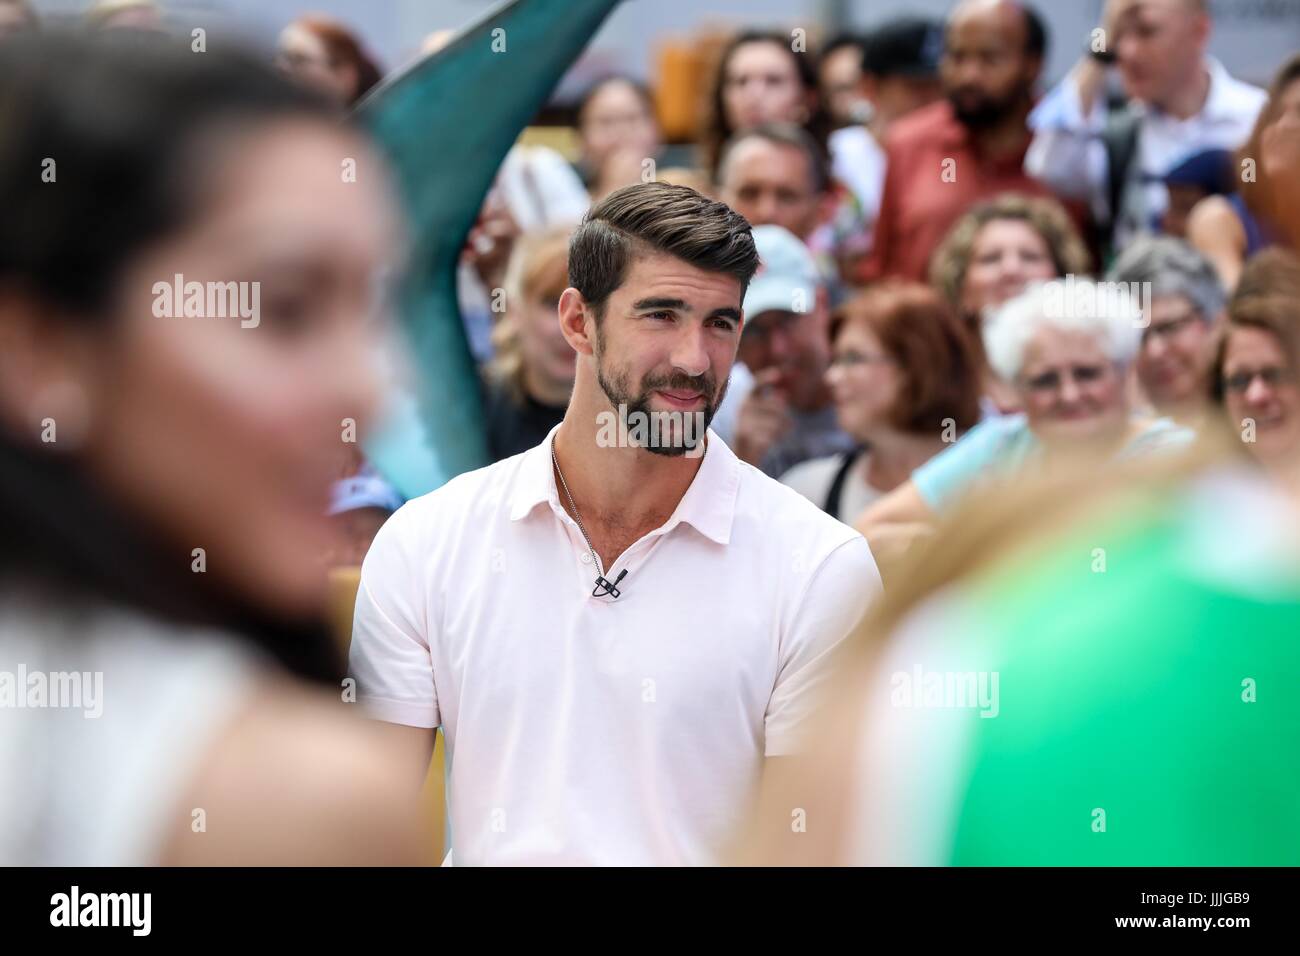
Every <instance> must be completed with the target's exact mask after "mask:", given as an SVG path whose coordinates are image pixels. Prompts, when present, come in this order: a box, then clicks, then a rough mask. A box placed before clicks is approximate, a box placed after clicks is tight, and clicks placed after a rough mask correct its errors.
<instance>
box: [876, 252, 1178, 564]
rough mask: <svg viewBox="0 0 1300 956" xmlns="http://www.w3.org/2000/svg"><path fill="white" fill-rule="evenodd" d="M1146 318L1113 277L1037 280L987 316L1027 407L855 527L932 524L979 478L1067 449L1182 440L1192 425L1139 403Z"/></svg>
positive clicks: (1084, 452)
mask: <svg viewBox="0 0 1300 956" xmlns="http://www.w3.org/2000/svg"><path fill="white" fill-rule="evenodd" d="M1144 321H1145V320H1144V318H1143V315H1142V312H1141V310H1140V309H1139V308H1138V305H1137V303H1136V302H1135V301H1134V299H1133V297H1131V296H1129V295H1127V294H1125V293H1124V291H1123V290H1122V289H1120V288H1117V287H1115V286H1114V285H1107V284H1098V283H1096V282H1093V281H1092V280H1090V279H1079V278H1075V277H1073V276H1071V277H1069V278H1067V279H1057V280H1053V281H1050V282H1042V283H1037V284H1035V285H1032V286H1030V287H1029V288H1027V289H1026V290H1025V291H1024V292H1022V293H1021V294H1020V295H1019V296H1017V297H1016V298H1014V299H1012V300H1010V301H1009V302H1007V303H1006V304H1005V305H1003V306H1002V307H1001V308H1000V309H999V310H998V311H996V312H995V313H993V315H992V316H991V317H990V318H989V319H988V320H987V321H986V322H985V325H984V328H983V338H984V349H985V352H986V353H987V356H988V361H989V365H990V366H991V367H992V368H993V370H994V372H995V373H996V374H997V375H998V377H999V378H1000V379H1001V380H1002V381H1004V382H1005V383H1007V384H1008V385H1009V386H1010V387H1011V388H1012V390H1013V391H1014V392H1015V393H1016V396H1017V397H1018V398H1019V400H1020V403H1021V407H1022V408H1023V409H1024V411H1023V412H1020V413H1017V414H1014V415H1001V416H996V417H991V418H987V419H985V420H984V421H982V422H981V423H980V424H978V425H976V426H975V427H974V428H972V429H971V430H970V431H969V432H968V433H967V434H966V435H965V436H964V437H963V438H962V439H961V440H960V441H958V442H957V443H956V444H955V445H953V446H952V447H951V448H949V449H947V450H946V451H944V452H941V453H940V454H938V455H936V456H935V457H934V458H931V459H930V460H929V461H928V462H926V463H925V464H924V465H922V466H921V467H920V468H918V469H917V470H916V471H914V472H912V477H911V478H910V479H909V480H908V481H906V482H904V483H903V484H902V485H901V486H900V487H899V488H897V489H896V490H895V491H893V492H891V493H890V494H889V495H886V496H885V497H884V498H881V499H880V500H878V501H877V502H876V503H875V504H873V505H872V506H871V507H869V508H868V509H867V510H866V511H865V512H864V513H863V515H862V517H861V518H859V520H858V522H857V527H858V529H859V530H861V531H862V533H863V534H865V535H866V536H867V538H868V540H871V541H872V543H873V544H875V543H876V540H875V539H876V536H877V535H878V534H879V533H880V532H881V529H882V528H884V527H885V526H894V525H907V526H909V527H913V526H915V525H922V526H928V525H929V524H931V523H933V521H934V520H935V519H936V518H937V517H938V515H940V514H941V513H943V512H944V511H945V510H947V509H948V508H949V507H950V506H951V505H952V504H953V503H954V502H956V501H957V500H958V499H959V498H961V497H962V496H963V494H965V493H966V492H967V491H969V490H970V488H971V487H973V486H974V485H976V484H977V483H979V482H980V481H982V480H987V479H1007V478H1009V477H1011V476H1013V475H1014V474H1015V473H1017V472H1019V471H1022V470H1023V469H1026V468H1030V467H1040V466H1041V465H1042V464H1043V463H1044V462H1045V461H1048V460H1054V459H1061V458H1065V457H1069V456H1087V458H1088V459H1090V460H1097V459H1099V458H1107V457H1111V458H1123V457H1128V456H1131V455H1138V454H1144V453H1146V452H1149V451H1153V450H1158V449H1167V448H1172V447H1181V446H1184V445H1186V444H1188V443H1189V442H1190V441H1191V439H1192V432H1191V431H1190V430H1188V429H1186V428H1182V427H1180V426H1178V425H1175V424H1174V423H1173V422H1171V421H1170V420H1169V419H1165V418H1147V417H1142V416H1140V415H1137V414H1135V413H1134V411H1133V409H1132V408H1131V407H1130V403H1129V389H1128V388H1127V380H1128V374H1127V373H1128V370H1129V367H1130V365H1131V364H1132V362H1133V360H1134V359H1135V357H1136V356H1137V354H1138V348H1139V345H1140V343H1141V337H1142V330H1143V325H1144Z"/></svg>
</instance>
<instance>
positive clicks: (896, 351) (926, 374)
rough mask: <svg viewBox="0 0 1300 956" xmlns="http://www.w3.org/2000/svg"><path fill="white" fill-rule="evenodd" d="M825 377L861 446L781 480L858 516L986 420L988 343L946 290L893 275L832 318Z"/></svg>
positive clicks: (848, 518) (832, 509)
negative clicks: (963, 319)
mask: <svg viewBox="0 0 1300 956" xmlns="http://www.w3.org/2000/svg"><path fill="white" fill-rule="evenodd" d="M832 323H833V324H832V332H831V335H832V340H833V354H832V358H831V366H830V369H829V371H827V373H826V381H827V382H828V383H829V385H830V387H831V393H832V395H833V396H834V400H835V407H836V413H837V418H838V419H839V425H840V427H841V428H843V429H844V430H845V431H846V432H848V433H849V434H850V435H852V436H853V438H854V439H856V440H857V441H858V443H859V445H858V447H857V448H856V449H855V450H854V451H852V452H849V453H848V454H845V455H834V456H831V457H829V458H817V459H814V460H812V461H807V462H804V463H803V464H801V465H796V466H795V467H794V468H792V469H790V471H788V472H786V473H785V475H784V476H782V478H781V481H782V482H783V483H784V484H787V485H789V486H790V487H792V488H794V489H795V490H796V491H798V492H799V493H801V494H802V495H803V496H804V497H806V498H808V499H810V500H812V501H813V502H815V503H816V504H819V505H821V506H822V507H823V508H824V509H825V510H826V511H827V512H828V513H829V514H832V515H834V516H835V517H837V518H839V519H840V520H841V521H843V522H846V523H851V522H852V521H853V520H854V519H855V518H857V517H858V516H859V515H860V514H862V512H863V510H864V509H865V508H866V507H867V506H868V505H870V504H871V503H872V502H873V501H875V500H876V499H877V498H879V497H880V496H882V495H884V494H887V493H888V492H890V491H893V490H894V489H895V488H897V487H898V486H899V485H901V484H902V483H903V482H905V481H907V479H908V478H909V477H911V474H912V472H913V471H915V470H916V469H917V468H919V467H920V466H921V465H923V464H924V463H925V462H927V461H929V460H930V459H931V458H933V457H934V456H935V455H937V454H938V453H939V452H941V451H943V449H945V448H946V447H948V445H949V444H950V443H952V442H955V441H956V440H957V439H958V438H959V437H960V436H961V435H962V434H964V433H965V432H966V430H967V429H969V428H971V427H972V426H974V425H975V423H976V422H977V421H978V420H979V394H980V371H981V362H980V353H979V350H978V348H977V347H976V345H975V343H974V341H973V338H972V336H971V335H970V334H969V333H968V332H967V331H966V330H965V329H963V328H962V327H961V324H960V322H959V321H958V320H957V317H956V316H955V315H954V314H953V312H952V310H951V309H950V308H949V307H948V304H947V303H946V302H944V301H943V299H941V298H940V297H939V296H938V294H937V293H935V292H934V291H933V290H931V289H929V288H928V287H926V286H923V285H919V284H916V283H903V282H900V283H892V282H886V283H882V284H880V285H877V286H874V287H872V288H871V289H870V290H869V291H867V292H865V293H863V294H862V295H860V296H858V297H857V298H856V299H853V300H851V301H849V302H848V303H846V304H845V305H844V306H842V307H841V308H840V309H839V311H838V312H837V313H836V314H835V316H834V317H833V319H832Z"/></svg>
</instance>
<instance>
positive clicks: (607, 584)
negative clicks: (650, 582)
mask: <svg viewBox="0 0 1300 956" xmlns="http://www.w3.org/2000/svg"><path fill="white" fill-rule="evenodd" d="M551 464H553V465H555V473H556V474H557V475H559V476H560V487H561V488H563V489H564V496H565V497H566V498H568V499H569V508H570V509H572V511H573V518H574V520H575V521H577V522H578V530H579V531H581V532H582V540H583V541H585V542H586V543H587V550H588V551H590V552H591V560H592V561H594V562H596V586H595V587H593V588H592V589H591V596H592V597H604V596H605V595H606V594H608V595H611V596H612V597H613V598H614V599H615V600H617V599H618V597H619V595H620V594H622V593H623V592H621V591H620V590H619V589H618V587H617V585H618V582H619V581H622V580H623V579H624V578H625V577H627V568H624V569H623V570H622V571H620V572H619V575H618V577H617V578H615V579H614V580H613V581H612V582H611V581H607V580H605V569H604V568H603V567H602V566H601V563H600V555H598V554H597V553H596V549H595V548H593V547H592V546H591V536H590V535H588V534H587V527H586V525H584V524H583V523H582V515H581V514H580V513H579V512H578V503H577V502H576V501H574V500H573V492H571V491H570V490H569V483H568V482H567V481H565V480H564V472H563V471H561V470H560V459H558V458H556V457H555V439H554V438H552V439H551Z"/></svg>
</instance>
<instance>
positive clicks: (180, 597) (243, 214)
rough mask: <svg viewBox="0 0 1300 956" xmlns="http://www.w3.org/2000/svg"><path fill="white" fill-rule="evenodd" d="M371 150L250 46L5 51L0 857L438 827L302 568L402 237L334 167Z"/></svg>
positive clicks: (387, 856) (382, 856)
mask: <svg viewBox="0 0 1300 956" xmlns="http://www.w3.org/2000/svg"><path fill="white" fill-rule="evenodd" d="M369 151H370V147H369V145H368V144H367V143H366V141H365V140H364V139H362V137H361V136H360V134H358V133H356V132H353V131H351V130H348V129H345V128H343V127H341V126H340V125H339V124H338V122H337V118H336V115H335V112H334V110H333V109H331V108H330V107H329V106H328V105H326V104H324V103H323V102H321V101H319V100H318V99H316V98H315V97H314V96H310V95H309V94H307V93H306V92H303V91H301V90H298V89H296V88H294V87H292V86H291V85H290V84H288V83H286V82H284V80H282V79H281V78H279V77H277V76H276V75H275V74H274V73H273V72H271V71H270V70H268V69H266V68H265V67H264V66H262V65H260V64H259V63H258V62H256V61H255V60H254V59H252V58H249V57H244V56H239V55H234V54H228V53H211V52H210V53H207V54H205V55H203V56H193V55H191V54H190V53H189V51H188V47H184V46H183V47H179V48H172V45H171V44H168V43H166V41H154V42H150V43H141V42H140V40H139V39H138V38H137V39H134V40H132V41H131V42H129V43H127V44H122V43H118V42H114V41H111V40H110V39H107V38H105V39H100V40H94V41H92V40H86V39H74V38H69V37H59V36H47V37H44V38H33V39H31V40H30V41H29V42H24V43H22V44H7V45H5V47H4V48H2V49H0V203H2V204H3V207H4V209H5V210H6V214H5V216H4V217H3V219H0V527H2V528H3V529H4V530H3V533H0V661H4V662H5V663H6V665H7V666H6V668H5V670H6V671H8V669H9V666H14V665H16V666H17V667H18V668H19V673H25V674H26V675H28V682H27V686H23V685H22V684H21V683H20V684H15V683H14V682H12V681H6V678H9V677H12V675H11V674H8V673H0V696H3V692H4V689H5V688H6V687H7V688H8V691H7V692H8V693H10V694H12V693H14V691H15V687H16V688H17V693H19V694H25V695H26V702H25V705H24V706H22V707H12V706H0V777H3V779H4V780H5V781H6V785H5V787H6V798H7V799H6V800H5V801H4V804H3V807H0V862H3V863H6V864H39V865H149V864H224V863H242V864H270V863H279V864H284V863H296V864H303V863H363V862H367V863H383V862H407V861H411V862H414V861H417V860H419V859H421V858H422V854H421V852H420V851H421V849H422V848H423V847H428V846H429V843H428V841H427V840H422V838H421V836H420V833H419V829H418V826H417V817H416V811H417V800H418V787H417V786H416V784H415V783H413V782H412V781H410V780H409V775H408V774H404V773H403V772H401V771H400V770H399V771H398V772H396V773H394V772H393V768H394V764H393V763H391V762H390V752H389V750H388V747H389V744H388V742H387V739H386V738H385V737H384V736H383V735H382V734H380V733H379V731H377V730H375V729H373V728H372V727H371V725H369V724H368V723H366V722H365V721H362V720H361V719H359V715H354V714H352V713H350V712H347V710H346V709H345V708H344V707H343V706H342V704H341V703H340V701H339V697H338V694H339V687H340V684H339V680H340V678H341V677H342V671H343V662H342V660H341V655H340V654H339V653H338V651H339V648H338V647H337V646H336V644H335V641H334V640H333V639H332V638H331V637H330V635H329V632H328V630H327V628H326V625H325V623H324V621H325V613H326V598H327V585H326V580H325V574H324V569H323V568H322V567H321V566H320V565H319V563H318V561H317V556H318V555H319V554H320V553H321V552H322V551H324V550H326V549H327V547H328V546H329V545H330V543H331V542H332V541H333V535H334V530H333V526H332V524H331V522H330V519H329V518H328V517H327V516H326V514H325V511H326V508H327V506H328V504H329V500H330V499H329V494H330V484H331V479H332V478H333V477H334V474H335V469H336V467H337V464H338V461H339V460H340V458H341V456H342V451H343V449H344V448H346V447H348V446H346V445H342V444H341V440H342V430H341V428H340V423H341V422H345V421H346V420H349V419H351V420H354V421H356V422H358V423H362V426H363V427H364V423H366V422H368V421H369V419H370V415H371V409H372V404H373V402H374V396H375V393H376V391H377V383H376V382H375V372H374V369H373V368H372V365H373V361H372V359H373V341H372V334H373V332H372V329H373V325H374V320H373V318H372V312H373V304H374V300H373V292H374V288H375V278H376V276H377V275H379V274H380V273H381V270H382V269H383V267H384V266H385V264H386V262H387V261H388V260H390V259H391V257H392V255H393V254H394V253H395V252H396V251H397V249H398V248H399V246H398V240H399V235H400V233H399V230H398V227H397V222H396V217H395V213H394V211H393V208H392V203H391V199H390V197H389V196H388V194H387V191H386V189H385V187H384V180H383V178H382V177H381V176H374V177H366V178H365V179H364V180H363V181H360V182H358V183H350V184H347V185H342V184H341V183H340V179H339V175H338V156H339V155H341V154H348V155H356V156H365V155H370V152H369ZM44 157H53V158H54V159H53V161H52V160H51V159H43V158H44ZM55 163H57V165H55ZM374 163H375V165H376V167H378V165H379V163H380V160H379V159H378V157H377V156H376V157H374ZM41 176H44V177H49V179H48V180H47V181H57V183H58V186H57V187H42V186H41V185H39V180H38V178H37V177H41ZM173 287H176V288H178V289H180V290H181V291H182V293H183V294H182V295H181V296H180V297H174V296H173V295H172V289H173ZM232 290H236V291H233V292H232ZM218 295H221V296H224V298H218ZM236 305H237V309H236V308H235V306H236ZM11 662H12V664H11ZM45 675H49V676H48V678H46V676H45ZM57 675H71V676H72V677H76V678H78V681H77V682H76V684H74V685H71V686H72V690H73V691H75V693H72V697H73V698H75V699H69V700H63V701H60V702H59V703H60V706H58V707H53V706H50V705H51V704H54V703H55V702H54V701H52V700H46V699H44V698H43V697H42V699H40V700H34V699H33V689H32V688H33V686H39V685H40V684H41V683H42V682H43V681H45V682H46V686H53V680H54V678H55V677H56V676H57ZM32 678H39V679H38V680H37V681H36V683H35V685H33V684H32V683H31V680H32ZM64 686H65V689H67V688H68V687H69V685H68V683H67V682H66V680H65V683H64ZM343 696H344V699H345V700H346V699H347V691H346V688H345V690H344V695H343ZM86 717H95V718H96V719H89V720H88V719H85V718H86ZM377 734H378V736H376V735H377ZM200 808H201V810H200ZM200 818H201V820H200ZM201 822H202V824H203V825H200V823H201ZM208 826H211V827H212V830H213V832H212V833H211V834H210V835H209V834H207V833H206V832H205V831H206V830H207V827H208ZM218 830H219V832H216V831H218Z"/></svg>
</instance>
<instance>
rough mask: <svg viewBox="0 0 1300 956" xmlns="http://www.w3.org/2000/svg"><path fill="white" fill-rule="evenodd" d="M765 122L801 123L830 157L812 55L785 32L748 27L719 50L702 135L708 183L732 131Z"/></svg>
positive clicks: (827, 121) (714, 176) (826, 118)
mask: <svg viewBox="0 0 1300 956" xmlns="http://www.w3.org/2000/svg"><path fill="white" fill-rule="evenodd" d="M763 123H794V124H795V125H797V126H802V127H803V128H804V129H806V130H807V131H808V132H809V134H810V135H811V136H812V138H813V140H814V141H815V142H816V143H817V146H818V148H820V149H821V150H822V153H823V155H828V153H827V145H826V143H827V137H828V136H829V135H830V129H831V121H830V117H829V115H828V114H827V113H826V110H825V109H824V108H823V106H822V102H821V93H820V90H819V87H818V84H817V58H816V56H814V55H813V53H811V52H796V50H795V49H794V47H793V41H792V39H791V37H790V36H789V35H787V34H784V33H780V32H776V31H772V32H765V31H761V30H750V31H746V32H745V33H741V34H739V35H738V36H736V37H735V38H734V39H732V41H731V42H730V43H728V44H727V45H726V47H724V48H723V51H722V55H721V57H720V58H719V62H718V69H717V72H716V73H715V74H714V78H713V89H712V92H711V93H710V96H709V109H708V113H707V118H706V121H705V127H704V129H703V130H702V132H701V134H700V147H701V149H702V150H703V159H702V162H703V166H704V168H705V170H706V171H707V172H708V174H709V179H710V181H716V180H717V174H718V164H719V162H720V161H721V158H722V147H723V146H724V145H725V144H726V142H727V140H729V139H731V136H732V134H733V133H736V132H739V131H741V130H745V129H751V128H753V127H755V126H758V125H760V124H763Z"/></svg>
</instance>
